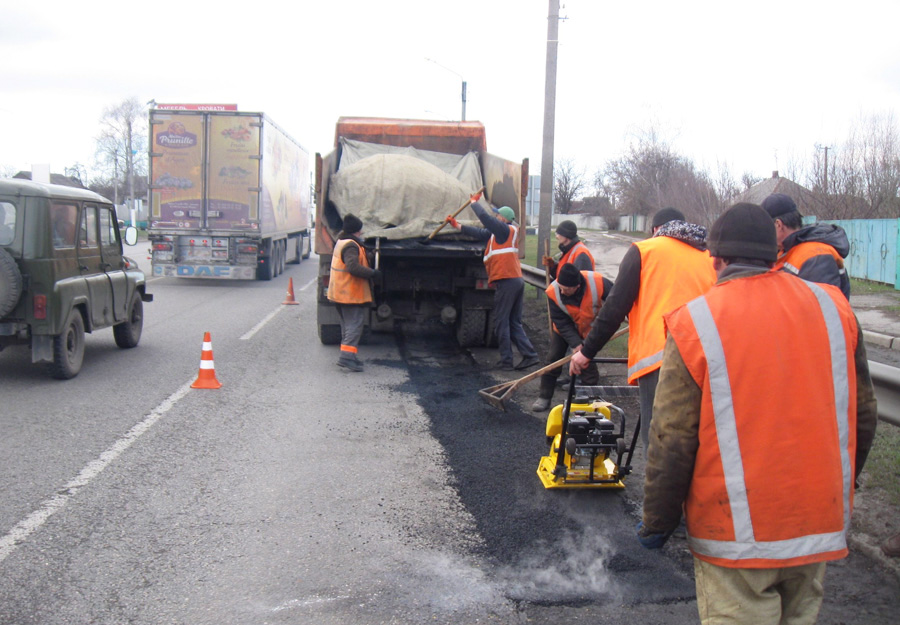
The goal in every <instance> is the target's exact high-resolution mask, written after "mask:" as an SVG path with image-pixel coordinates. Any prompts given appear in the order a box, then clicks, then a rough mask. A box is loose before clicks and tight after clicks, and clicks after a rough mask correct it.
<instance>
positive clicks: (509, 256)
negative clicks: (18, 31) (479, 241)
mask: <svg viewBox="0 0 900 625" xmlns="http://www.w3.org/2000/svg"><path fill="white" fill-rule="evenodd" d="M509 231H510V232H509V236H508V237H507V238H506V241H504V242H503V243H498V242H497V239H496V237H494V235H491V238H490V239H489V240H488V242H487V245H486V246H485V248H484V266H485V268H486V269H487V274H488V280H489V281H490V282H495V281H497V280H503V279H504V278H521V277H522V265H520V264H519V248H517V247H516V237H517V236H518V234H519V229H518V228H517V227H516V226H514V225H512V224H509Z"/></svg>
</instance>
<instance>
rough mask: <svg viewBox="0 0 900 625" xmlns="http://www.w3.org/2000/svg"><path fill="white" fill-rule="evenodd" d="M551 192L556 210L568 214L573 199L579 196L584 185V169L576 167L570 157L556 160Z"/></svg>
mask: <svg viewBox="0 0 900 625" xmlns="http://www.w3.org/2000/svg"><path fill="white" fill-rule="evenodd" d="M553 174H554V175H553V178H554V180H553V193H554V196H555V197H554V201H555V202H556V212H557V213H559V214H561V215H568V214H569V213H571V212H572V205H573V203H574V202H575V199H576V198H578V197H580V196H581V192H582V190H583V189H584V186H585V180H584V175H585V174H584V169H578V168H577V167H576V166H575V162H574V161H573V160H572V159H570V158H565V159H562V160H559V161H557V162H556V163H555V164H554V165H553Z"/></svg>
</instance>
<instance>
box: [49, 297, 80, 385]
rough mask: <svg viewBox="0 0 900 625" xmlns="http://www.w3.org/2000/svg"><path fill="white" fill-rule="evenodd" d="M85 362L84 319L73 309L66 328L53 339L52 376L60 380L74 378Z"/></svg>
mask: <svg viewBox="0 0 900 625" xmlns="http://www.w3.org/2000/svg"><path fill="white" fill-rule="evenodd" d="M83 361H84V319H82V318H81V313H80V312H78V310H77V309H75V308H73V309H72V310H71V311H70V312H69V318H68V319H66V327H65V328H64V329H63V331H62V332H61V333H60V334H57V335H56V336H54V337H53V364H52V365H50V373H51V375H52V376H53V377H54V378H56V379H58V380H68V379H70V378H74V377H75V376H76V375H78V372H79V371H81V363H82V362H83Z"/></svg>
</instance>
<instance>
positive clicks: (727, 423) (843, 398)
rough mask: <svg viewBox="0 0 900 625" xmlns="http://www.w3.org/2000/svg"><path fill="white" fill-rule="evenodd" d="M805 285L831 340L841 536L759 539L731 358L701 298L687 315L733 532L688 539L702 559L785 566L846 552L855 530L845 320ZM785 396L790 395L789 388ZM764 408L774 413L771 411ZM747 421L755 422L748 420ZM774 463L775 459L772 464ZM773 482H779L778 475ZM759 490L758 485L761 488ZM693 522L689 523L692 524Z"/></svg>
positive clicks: (811, 286)
mask: <svg viewBox="0 0 900 625" xmlns="http://www.w3.org/2000/svg"><path fill="white" fill-rule="evenodd" d="M798 282H799V283H801V284H804V285H806V287H808V288H809V289H810V290H811V291H812V292H813V294H814V295H815V297H816V300H817V302H818V304H819V307H820V308H821V311H822V315H823V318H824V322H825V327H826V329H827V336H828V338H827V340H828V347H829V352H830V355H831V368H832V370H831V374H832V384H833V392H834V398H835V414H834V415H833V416H834V418H835V420H836V423H835V426H836V428H837V432H838V441H839V446H840V465H841V479H842V488H843V502H842V505H843V519H844V527H843V530H842V531H836V532H830V533H820V534H811V535H805V536H799V537H796V538H791V539H787V540H777V541H758V540H757V539H756V537H755V533H754V529H753V522H752V520H751V514H750V507H749V501H748V495H747V483H746V480H745V473H744V464H743V459H742V456H741V441H740V440H739V434H738V424H737V419H736V417H735V413H734V401H733V396H732V380H731V378H730V376H729V372H728V368H727V360H726V355H725V352H724V349H723V345H722V340H721V336H720V334H719V329H718V328H717V326H716V323H715V320H714V318H713V315H712V312H711V311H710V308H709V305H708V302H707V300H706V298H705V297H699V298H697V299H695V300H693V301H692V302H690V303H689V304H688V305H687V307H686V308H687V310H688V312H689V314H690V317H691V319H692V321H693V324H694V327H695V328H696V332H697V336H698V338H699V340H700V345H701V347H702V350H703V354H704V357H705V359H706V362H707V371H708V375H709V387H710V395H711V400H712V411H713V420H714V422H715V437H716V439H717V440H718V444H719V448H718V457H719V459H720V460H721V463H722V469H723V472H724V480H725V488H726V490H727V493H728V502H727V504H728V506H729V509H730V511H731V519H732V523H733V529H734V540H733V541H732V540H712V539H708V538H703V539H701V538H697V537H694V536H689V538H688V540H689V543H690V546H691V549H692V550H693V551H694V552H695V553H696V554H698V555H705V556H708V557H711V558H721V559H724V560H737V561H741V560H753V559H762V560H771V561H774V562H776V563H777V562H778V561H785V560H789V559H792V558H804V557H807V556H815V555H816V554H823V553H829V552H838V551H841V550H844V549H846V546H847V545H846V532H847V530H848V529H849V527H850V509H851V492H852V488H853V472H852V468H851V467H852V465H851V461H850V453H849V441H850V412H851V409H850V401H851V397H850V394H849V389H850V386H849V383H848V382H849V381H848V378H847V374H848V371H849V368H848V365H849V363H848V358H847V341H846V337H845V334H844V327H843V324H842V321H841V315H840V313H839V311H838V309H837V307H836V306H835V303H834V300H832V298H831V296H829V295H828V293H826V292H825V290H824V289H822V288H821V286H819V285H818V284H815V283H812V282H806V281H798ZM784 392H791V389H790V387H788V388H786V389H784ZM764 408H765V409H772V407H770V406H767V407H764ZM743 418H752V417H750V416H748V415H743ZM749 451H750V453H761V452H764V451H765V450H759V449H753V450H749ZM773 460H774V459H773ZM772 479H778V477H777V474H776V472H773V475H772ZM756 487H757V488H759V485H758V484H757V485H756ZM689 523H690V521H689Z"/></svg>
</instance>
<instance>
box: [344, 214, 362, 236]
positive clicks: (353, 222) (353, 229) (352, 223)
mask: <svg viewBox="0 0 900 625" xmlns="http://www.w3.org/2000/svg"><path fill="white" fill-rule="evenodd" d="M342 229H343V231H344V232H346V233H347V234H356V233H357V232H359V231H360V230H362V229H363V223H362V221H360V219H359V217H357V216H356V215H354V214H352V213H347V214H346V215H344V225H343V228H342Z"/></svg>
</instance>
